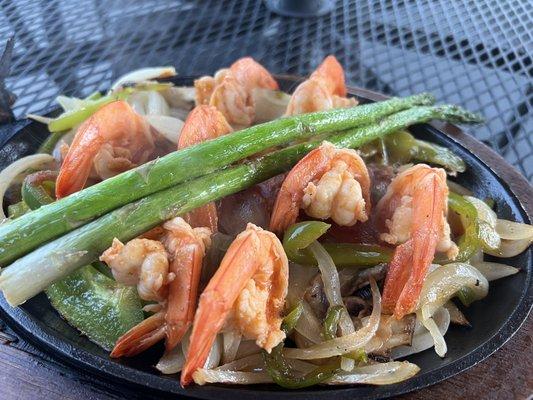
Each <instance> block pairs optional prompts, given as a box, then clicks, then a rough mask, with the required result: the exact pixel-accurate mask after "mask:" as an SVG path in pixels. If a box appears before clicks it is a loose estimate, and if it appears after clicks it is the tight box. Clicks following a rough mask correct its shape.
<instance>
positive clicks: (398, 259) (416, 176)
mask: <svg viewBox="0 0 533 400" xmlns="http://www.w3.org/2000/svg"><path fill="white" fill-rule="evenodd" d="M447 201H448V186H447V185H446V172H445V171H444V170H443V169H441V168H431V167H429V166H427V165H425V164H418V165H415V166H413V167H410V168H408V169H406V170H405V171H403V172H401V173H400V174H399V175H398V176H396V178H395V179H394V180H393V181H392V182H391V184H390V185H389V187H388V189H387V193H386V194H385V196H383V198H382V199H381V200H380V201H379V202H378V204H377V206H376V214H377V215H378V218H380V221H379V222H380V223H381V228H383V227H384V228H387V229H388V230H389V232H386V233H382V234H381V236H380V238H381V239H382V240H384V241H386V242H388V243H390V244H398V243H400V244H399V245H398V246H397V247H396V250H395V252H394V255H393V258H392V261H391V262H390V265H389V271H388V273H387V277H386V279H385V288H384V291H383V300H382V301H383V307H384V310H386V311H387V312H389V313H394V315H395V317H396V318H398V319H401V318H402V317H403V316H404V315H406V314H409V313H411V312H413V310H414V309H415V307H416V305H417V302H418V298H419V296H420V291H421V290H422V284H423V283H424V279H425V277H426V274H427V271H428V268H429V266H430V264H431V262H432V261H433V257H434V256H435V251H444V252H447V254H448V256H449V257H450V258H455V256H456V255H457V252H458V249H457V246H456V245H455V243H453V242H452V241H451V239H450V227H449V225H448V223H447V221H446V214H447V212H448V208H447Z"/></svg>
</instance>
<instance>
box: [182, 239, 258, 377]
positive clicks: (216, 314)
mask: <svg viewBox="0 0 533 400" xmlns="http://www.w3.org/2000/svg"><path fill="white" fill-rule="evenodd" d="M260 251H261V248H260V243H259V237H258V235H257V232H256V231H255V230H246V231H244V232H242V233H241V234H239V235H238V236H237V238H236V239H235V240H234V241H233V243H232V244H231V246H230V247H229V249H228V251H227V252H226V255H225V256H224V259H223V260H222V262H221V264H220V266H219V268H218V270H217V272H216V273H215V275H214V276H213V278H211V280H210V281H209V283H208V285H207V287H206V288H205V290H204V292H203V293H202V295H201V296H200V301H199V304H198V309H197V310H196V315H195V317H194V324H193V329H192V333H191V342H190V345H189V352H188V354H187V360H186V362H185V365H184V367H183V371H182V373H181V385H182V386H185V385H188V384H189V383H191V382H192V374H193V373H194V372H195V371H196V370H197V369H198V368H201V367H203V365H204V363H205V361H206V359H207V356H208V354H209V351H210V349H211V346H212V345H213V342H214V341H215V338H216V335H217V333H218V332H219V331H220V329H221V328H222V326H223V325H224V322H225V320H226V317H227V316H228V314H229V312H230V310H231V307H232V305H233V303H234V302H235V300H236V299H237V297H238V296H239V293H240V292H241V290H242V289H243V288H244V286H245V284H246V282H247V281H248V280H249V279H250V278H251V277H252V276H253V274H254V272H255V270H256V269H257V262H255V261H253V260H255V259H256V258H257V257H258V254H260ZM250 261H252V262H250Z"/></svg>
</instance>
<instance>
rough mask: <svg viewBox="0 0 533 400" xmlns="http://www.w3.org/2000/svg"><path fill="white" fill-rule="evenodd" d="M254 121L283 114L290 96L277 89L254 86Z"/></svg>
mask: <svg viewBox="0 0 533 400" xmlns="http://www.w3.org/2000/svg"><path fill="white" fill-rule="evenodd" d="M252 98H253V102H254V106H255V122H257V123H259V122H266V121H272V120H274V119H278V118H280V117H282V116H283V115H284V114H285V111H286V110H287V105H288V104H289V100H290V99H291V96H290V95H288V94H287V93H284V92H281V91H279V90H271V89H264V88H255V89H254V90H253V91H252Z"/></svg>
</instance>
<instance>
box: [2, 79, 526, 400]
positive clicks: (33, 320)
mask: <svg viewBox="0 0 533 400" xmlns="http://www.w3.org/2000/svg"><path fill="white" fill-rule="evenodd" d="M278 78H279V81H280V83H281V84H282V87H283V89H284V90H286V91H291V89H292V88H294V86H295V83H297V82H298V80H299V79H298V78H295V77H288V76H280V77H278ZM173 80H174V82H175V83H176V84H178V85H191V84H192V78H174V79H173ZM349 93H350V94H351V95H353V96H355V97H357V98H358V99H359V100H360V101H361V102H363V103H364V102H371V101H376V100H382V99H384V98H385V96H383V95H380V94H377V93H374V92H371V91H368V90H363V89H357V88H353V89H350V90H349ZM411 131H412V132H413V133H414V134H415V135H416V136H417V137H419V138H423V139H425V140H429V141H432V142H434V143H438V144H441V145H444V146H446V147H448V148H450V149H452V150H453V151H454V152H455V153H456V154H458V155H459V156H461V157H462V158H463V159H464V160H465V161H466V163H467V165H468V169H467V171H466V172H465V173H463V174H461V175H460V176H459V177H458V178H457V181H458V182H459V183H460V184H462V185H464V186H466V187H468V188H470V189H471V190H472V191H473V192H474V193H475V195H476V196H478V197H480V198H491V199H494V200H495V203H496V212H497V214H498V216H499V217H500V218H506V219H510V220H515V221H519V222H526V223H531V218H532V216H533V204H532V203H531V202H532V201H533V196H532V194H533V193H532V189H531V186H530V185H529V184H528V182H527V181H526V180H525V179H524V178H523V177H522V176H521V175H520V174H519V173H518V172H517V171H516V170H515V169H514V168H512V167H511V166H510V165H508V164H507V163H506V162H505V161H504V160H503V158H501V157H500V156H499V155H497V154H496V153H494V152H493V151H492V150H490V149H489V148H488V147H486V146H485V145H483V144H481V143H480V142H478V141H477V140H475V139H473V138H472V137H471V136H469V135H468V134H466V133H464V132H463V131H462V130H461V129H460V128H458V127H456V126H453V125H450V124H446V123H432V124H424V125H419V126H415V127H413V128H412V129H411ZM5 135H9V137H11V139H10V140H8V141H7V143H6V144H5V145H4V146H3V147H2V148H1V149H0V169H3V168H4V167H6V166H7V165H8V164H9V163H10V162H12V161H13V160H15V159H17V158H19V157H22V156H25V155H28V154H31V153H33V152H35V151H36V149H37V148H38V146H39V144H40V143H41V142H42V141H43V140H44V139H45V137H46V136H47V131H46V127H44V126H43V125H41V124H38V123H33V122H18V123H15V124H13V125H11V126H4V127H2V128H0V140H1V138H2V136H4V137H6V136H5ZM0 143H1V142H0ZM502 262H505V263H507V264H510V265H513V266H516V267H518V268H521V270H522V271H521V272H520V273H519V274H516V275H514V276H512V277H508V278H505V279H502V280H499V281H495V282H492V283H491V285H490V290H489V295H488V296H487V297H486V298H485V299H484V300H482V301H479V302H476V303H474V304H473V305H472V306H471V307H469V308H468V309H467V310H466V312H465V313H466V316H467V318H468V319H469V321H470V322H471V324H472V327H471V328H463V327H456V326H452V327H450V330H449V331H448V333H447V334H446V342H447V344H448V353H447V354H446V357H445V358H443V359H441V358H439V357H438V356H437V355H436V354H435V352H434V351H433V350H427V351H425V352H423V353H419V354H416V355H413V356H410V357H408V360H409V361H412V362H414V363H416V364H418V365H419V366H420V368H421V371H420V373H419V374H418V375H417V376H415V377H414V378H412V379H410V380H408V381H405V382H402V383H399V384H395V385H389V386H337V387H335V386H332V387H326V386H317V387H313V388H310V389H305V390H298V391H287V390H283V389H281V388H279V387H277V386H274V385H254V386H227V385H207V386H203V387H202V386H191V387H190V388H188V389H187V390H184V389H182V388H181V387H180V386H179V382H178V379H177V376H163V375H160V374H159V373H158V372H157V371H156V370H155V369H154V368H153V367H151V366H152V365H154V364H155V362H156V360H157V357H158V355H159V354H158V353H159V351H158V350H160V349H153V350H152V351H150V352H147V354H144V355H142V356H138V357H136V358H133V359H121V360H114V359H110V358H109V357H108V353H107V352H105V351H104V350H102V349H101V348H100V347H98V346H97V345H95V344H93V343H92V342H90V341H89V340H88V339H87V338H85V337H83V336H80V335H79V334H78V332H77V331H76V330H75V329H74V328H72V327H71V326H70V325H68V324H67V323H66V322H65V321H64V320H63V319H61V318H60V317H59V315H58V314H57V313H56V312H55V310H54V309H53V308H52V307H51V305H50V304H49V302H48V300H47V299H46V297H45V296H44V295H42V294H41V295H39V296H37V297H35V298H33V299H31V300H29V301H28V302H27V303H25V304H24V305H23V306H22V307H19V308H11V307H9V306H8V305H7V303H6V302H5V300H4V298H3V297H2V296H0V315H1V317H2V319H4V320H5V321H7V322H8V324H9V325H10V326H11V327H12V328H13V329H14V330H15V331H16V332H17V333H18V334H20V335H21V336H22V337H23V338H24V339H25V340H27V341H28V342H30V343H32V344H33V345H35V346H36V347H38V348H39V349H40V350H42V351H43V352H46V353H48V354H49V355H51V356H53V357H56V358H58V359H60V360H62V361H63V362H65V363H67V364H68V365H71V366H73V367H75V368H80V369H82V370H84V371H87V372H90V373H92V374H94V375H95V377H97V378H98V379H99V380H100V378H103V381H104V382H109V383H110V384H111V382H113V383H115V384H117V383H118V384H122V385H126V386H128V387H129V388H130V389H133V390H134V391H136V392H137V393H139V392H141V393H145V394H146V396H151V395H155V394H157V395H159V394H161V395H163V394H164V393H166V394H167V395H172V394H181V395H183V394H185V395H189V396H193V397H199V398H206V399H215V398H216V399H217V400H224V399H228V400H229V399H235V398H240V399H242V400H245V399H256V398H257V397H262V398H272V399H279V398H289V397H290V398H291V400H296V399H308V398H321V399H335V400H341V399H354V398H357V399H377V398H384V397H389V396H394V395H398V394H402V393H406V392H410V391H413V390H416V389H420V388H422V387H425V386H429V385H432V384H434V383H437V382H439V381H441V380H444V379H447V378H449V377H451V376H453V375H455V374H457V373H459V372H461V371H464V370H466V369H468V368H470V367H472V366H473V365H475V364H477V363H478V362H480V361H481V360H483V359H485V358H486V357H488V356H489V355H490V354H491V353H493V352H494V351H496V350H497V349H498V348H500V347H501V346H502V345H503V344H504V343H505V342H506V341H507V340H508V339H509V338H510V337H511V336H512V335H513V334H514V333H515V332H516V331H517V329H518V328H519V327H520V325H521V324H522V322H523V321H524V320H525V319H526V317H527V315H528V313H529V311H530V309H531V305H532V300H533V296H532V294H533V290H532V287H533V286H532V279H531V274H532V249H531V248H530V249H529V250H527V251H526V252H525V253H523V254H521V255H519V256H517V257H514V258H512V259H508V260H503V261H502ZM146 396H144V395H143V397H146ZM165 397H166V396H165Z"/></svg>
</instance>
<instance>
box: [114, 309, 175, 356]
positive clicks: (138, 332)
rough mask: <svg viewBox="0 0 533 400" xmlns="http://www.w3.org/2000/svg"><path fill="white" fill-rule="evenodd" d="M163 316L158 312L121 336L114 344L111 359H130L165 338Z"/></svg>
mask: <svg viewBox="0 0 533 400" xmlns="http://www.w3.org/2000/svg"><path fill="white" fill-rule="evenodd" d="M164 321H165V315H164V313H163V312H158V313H156V314H154V315H152V316H151V317H149V318H147V319H145V320H144V321H142V322H141V323H140V324H138V325H136V326H134V327H133V328H131V329H130V330H129V331H128V332H126V333H125V334H124V335H122V336H121V337H120V338H119V339H118V340H117V343H116V344H115V347H114V348H113V351H112V352H111V357H113V358H118V357H132V356H134V355H136V354H139V353H142V352H143V351H145V350H146V349H148V348H150V347H152V346H153V345H154V344H156V343H157V342H159V341H160V340H162V339H163V338H164V337H165V326H164Z"/></svg>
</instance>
